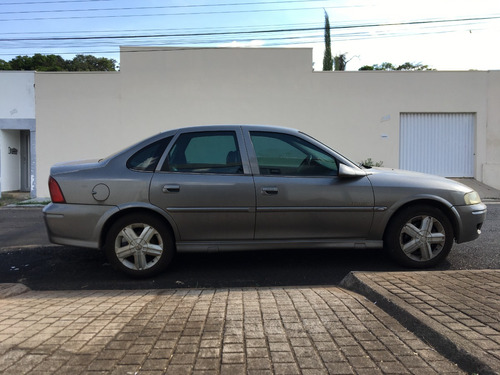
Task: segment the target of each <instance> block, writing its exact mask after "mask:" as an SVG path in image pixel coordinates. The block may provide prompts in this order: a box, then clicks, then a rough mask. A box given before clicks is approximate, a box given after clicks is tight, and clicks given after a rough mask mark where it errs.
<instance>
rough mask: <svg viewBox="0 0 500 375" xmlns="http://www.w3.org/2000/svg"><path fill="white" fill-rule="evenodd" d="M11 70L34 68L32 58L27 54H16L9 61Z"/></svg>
mask: <svg viewBox="0 0 500 375" xmlns="http://www.w3.org/2000/svg"><path fill="white" fill-rule="evenodd" d="M9 64H10V67H11V68H12V70H35V69H34V67H33V58H32V57H29V56H17V57H15V58H13V59H12V60H10V62H9Z"/></svg>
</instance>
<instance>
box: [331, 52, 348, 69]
mask: <svg viewBox="0 0 500 375" xmlns="http://www.w3.org/2000/svg"><path fill="white" fill-rule="evenodd" d="M333 61H334V63H335V70H339V71H344V70H345V67H346V65H347V60H346V57H345V53H342V54H340V55H337V56H335V57H334V58H333Z"/></svg>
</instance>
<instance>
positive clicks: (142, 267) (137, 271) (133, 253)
mask: <svg viewBox="0 0 500 375" xmlns="http://www.w3.org/2000/svg"><path fill="white" fill-rule="evenodd" d="M104 252H105V254H106V257H107V258H108V261H109V262H110V263H111V265H112V266H113V267H114V268H115V269H117V270H119V271H122V272H125V273H126V274H128V275H129V276H133V277H137V278H145V277H151V276H154V275H157V274H158V273H160V272H162V271H164V270H165V268H166V267H167V266H168V265H169V264H170V262H171V261H172V259H173V256H174V253H175V245H174V240H173V236H172V234H171V231H170V228H169V227H168V225H167V224H165V223H164V222H163V221H162V220H161V219H159V218H157V217H155V216H152V215H148V214H131V215H127V216H124V217H122V218H120V219H118V220H117V221H116V222H115V223H113V225H112V226H111V228H110V230H109V231H108V234H107V236H106V242H105V245H104Z"/></svg>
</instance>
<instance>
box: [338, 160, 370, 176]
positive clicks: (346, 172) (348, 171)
mask: <svg viewBox="0 0 500 375" xmlns="http://www.w3.org/2000/svg"><path fill="white" fill-rule="evenodd" d="M365 176H366V172H365V171H363V170H362V169H359V168H353V167H349V166H348V165H345V164H342V163H339V177H344V178H356V177H365Z"/></svg>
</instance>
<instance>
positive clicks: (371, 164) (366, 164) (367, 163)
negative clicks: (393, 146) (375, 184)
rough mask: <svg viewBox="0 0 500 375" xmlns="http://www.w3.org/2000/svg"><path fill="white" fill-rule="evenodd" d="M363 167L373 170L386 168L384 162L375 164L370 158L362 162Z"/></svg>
mask: <svg viewBox="0 0 500 375" xmlns="http://www.w3.org/2000/svg"><path fill="white" fill-rule="evenodd" d="M360 164H361V165H362V166H363V167H366V168H371V167H383V166H384V162H383V161H377V162H374V161H373V160H372V158H368V159H366V160H365V161H362V162H361V163H360Z"/></svg>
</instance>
